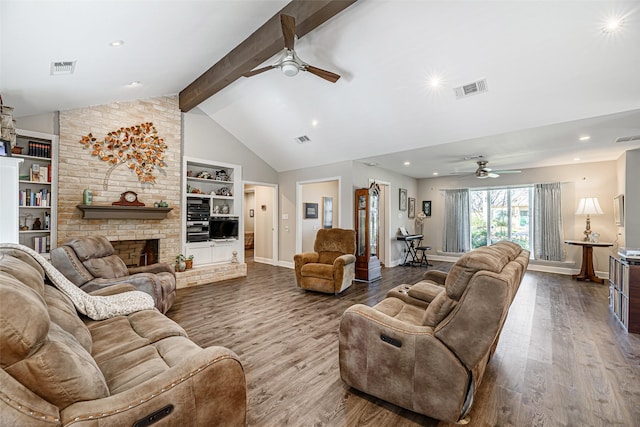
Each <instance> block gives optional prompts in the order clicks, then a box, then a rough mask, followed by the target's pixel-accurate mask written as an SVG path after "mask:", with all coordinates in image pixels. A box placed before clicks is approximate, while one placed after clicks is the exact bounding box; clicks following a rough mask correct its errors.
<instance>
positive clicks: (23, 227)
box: [20, 214, 33, 231]
mask: <svg viewBox="0 0 640 427" xmlns="http://www.w3.org/2000/svg"><path fill="white" fill-rule="evenodd" d="M32 217H33V215H31V214H26V215H22V216H21V218H23V219H24V223H23V224H22V225H21V226H20V231H28V230H29V226H28V225H27V220H29V219H31V218H32Z"/></svg>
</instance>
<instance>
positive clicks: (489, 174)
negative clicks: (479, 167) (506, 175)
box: [487, 172, 500, 178]
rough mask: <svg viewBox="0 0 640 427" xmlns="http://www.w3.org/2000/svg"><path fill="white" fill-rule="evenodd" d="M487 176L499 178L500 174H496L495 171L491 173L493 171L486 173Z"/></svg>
mask: <svg viewBox="0 0 640 427" xmlns="http://www.w3.org/2000/svg"><path fill="white" fill-rule="evenodd" d="M487 176H488V177H489V178H500V175H498V174H497V173H493V172H489V173H487Z"/></svg>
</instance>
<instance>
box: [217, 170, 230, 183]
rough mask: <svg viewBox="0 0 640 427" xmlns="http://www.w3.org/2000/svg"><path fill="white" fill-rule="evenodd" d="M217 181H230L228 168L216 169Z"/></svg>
mask: <svg viewBox="0 0 640 427" xmlns="http://www.w3.org/2000/svg"><path fill="white" fill-rule="evenodd" d="M216 181H229V175H227V171H226V170H224V169H223V170H219V171H216Z"/></svg>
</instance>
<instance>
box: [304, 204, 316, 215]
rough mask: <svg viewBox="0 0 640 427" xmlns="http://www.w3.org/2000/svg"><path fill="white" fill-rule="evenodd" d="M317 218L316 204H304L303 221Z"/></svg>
mask: <svg viewBox="0 0 640 427" xmlns="http://www.w3.org/2000/svg"><path fill="white" fill-rule="evenodd" d="M317 218H318V204H317V203H305V204H304V219H317Z"/></svg>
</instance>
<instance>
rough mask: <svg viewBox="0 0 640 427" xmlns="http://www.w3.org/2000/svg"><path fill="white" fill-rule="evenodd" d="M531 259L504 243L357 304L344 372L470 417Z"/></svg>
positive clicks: (452, 415) (392, 393) (413, 403)
mask: <svg viewBox="0 0 640 427" xmlns="http://www.w3.org/2000/svg"><path fill="white" fill-rule="evenodd" d="M528 262H529V251H527V250H523V249H522V248H521V247H520V246H518V245H517V244H515V243H512V242H498V243H496V244H495V245H492V246H489V247H483V248H479V249H476V250H474V251H471V252H469V253H467V254H465V255H463V256H462V257H461V258H460V259H459V260H458V261H457V262H456V263H455V265H454V266H453V267H452V268H451V270H450V272H449V273H448V274H445V273H442V272H440V271H429V272H427V273H425V276H424V278H423V280H422V281H420V282H418V283H416V284H414V285H412V286H410V285H400V286H398V287H396V288H394V289H392V290H391V291H389V293H388V294H387V298H385V299H384V300H382V301H381V302H380V303H378V304H377V305H375V306H374V307H368V306H366V305H362V304H356V305H354V306H351V307H350V308H348V309H347V310H346V311H345V313H344V315H343V317H342V319H341V322H340V338H339V359H340V377H341V378H342V380H343V381H344V382H345V383H347V384H348V385H350V386H351V387H354V388H356V389H358V390H360V391H364V392H365V393H368V394H371V395H373V396H376V397H378V398H380V399H383V400H386V401H387V402H391V403H393V404H395V405H398V406H400V407H403V408H406V409H409V410H411V411H414V412H418V413H420V414H424V415H427V416H429V417H432V418H436V419H439V420H444V421H447V422H457V421H459V420H463V419H465V417H466V416H467V414H468V413H469V410H470V409H471V406H472V404H473V401H474V396H475V393H476V390H478V387H479V386H480V383H481V382H482V377H483V375H484V372H485V367H486V366H487V363H489V360H490V359H491V356H492V355H493V352H494V350H495V348H496V345H497V342H498V339H499V336H500V332H501V331H502V326H503V325H504V322H505V319H506V317H507V313H508V311H509V306H510V304H511V302H512V300H513V298H514V296H515V294H516V292H517V290H518V287H519V285H520V282H521V280H522V277H523V276H524V273H525V271H526V269H527V265H528Z"/></svg>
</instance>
